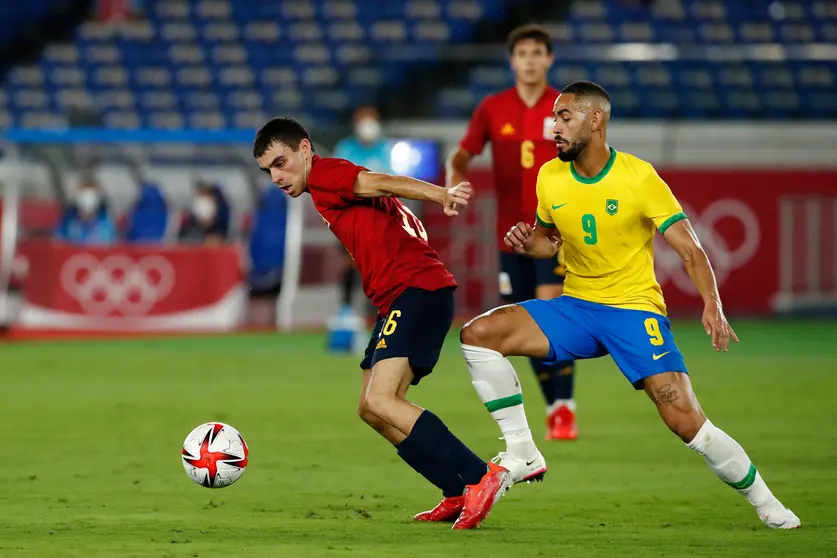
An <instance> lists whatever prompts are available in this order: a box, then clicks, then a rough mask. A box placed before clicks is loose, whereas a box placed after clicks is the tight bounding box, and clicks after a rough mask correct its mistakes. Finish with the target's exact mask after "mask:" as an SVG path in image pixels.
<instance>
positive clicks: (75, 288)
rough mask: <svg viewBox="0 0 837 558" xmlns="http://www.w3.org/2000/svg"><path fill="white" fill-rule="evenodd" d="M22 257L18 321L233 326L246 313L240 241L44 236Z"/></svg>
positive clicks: (107, 326) (100, 326)
mask: <svg viewBox="0 0 837 558" xmlns="http://www.w3.org/2000/svg"><path fill="white" fill-rule="evenodd" d="M17 260H18V265H17V266H18V267H24V268H25V269H27V272H26V277H25V280H24V281H23V285H24V291H23V294H24V302H23V308H22V309H21V312H20V314H19V318H18V320H17V324H16V325H17V326H19V327H22V328H26V329H70V330H96V331H110V330H118V331H155V330H160V331H162V330H226V329H232V328H234V327H236V326H237V325H238V323H239V322H240V321H241V319H242V317H243V313H244V307H245V302H246V288H245V285H244V280H243V272H242V261H241V256H240V254H239V251H238V250H237V249H236V248H234V247H192V246H190V247H143V246H118V247H92V246H71V245H67V244H61V243H55V242H49V241H41V242H29V243H24V244H23V245H21V246H20V247H19V249H18V256H17ZM21 262H23V265H21Z"/></svg>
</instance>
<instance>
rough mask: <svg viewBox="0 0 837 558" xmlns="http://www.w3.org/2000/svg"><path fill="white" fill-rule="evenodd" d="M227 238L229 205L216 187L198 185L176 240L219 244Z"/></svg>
mask: <svg viewBox="0 0 837 558" xmlns="http://www.w3.org/2000/svg"><path fill="white" fill-rule="evenodd" d="M228 236H229V205H228V204H227V201H226V199H225V198H224V195H223V194H222V193H221V190H220V189H219V188H218V187H217V186H211V185H208V184H200V185H198V191H197V194H196V195H195V197H194V199H193V200H192V205H191V207H190V209H189V216H188V218H187V219H186V222H185V223H184V224H183V226H182V227H181V229H180V234H179V235H178V238H179V239H180V241H181V242H185V243H189V244H220V243H222V242H224V241H226V240H227V237H228Z"/></svg>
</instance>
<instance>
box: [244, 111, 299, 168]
mask: <svg viewBox="0 0 837 558" xmlns="http://www.w3.org/2000/svg"><path fill="white" fill-rule="evenodd" d="M304 139H307V140H308V141H309V142H310V141H311V136H310V135H309V134H308V130H306V129H305V126H303V125H302V124H300V123H299V122H297V121H296V120H294V119H293V118H285V117H279V118H274V119H273V120H270V121H269V122H268V123H267V124H265V125H264V126H262V127H261V129H259V131H258V132H256V139H255V140H254V141H253V157H255V158H256V159H258V158H259V157H261V156H262V155H264V154H265V152H266V151H267V150H268V149H269V148H270V146H271V145H273V144H274V143H277V142H279V143H283V144H285V145H287V146H288V147H290V148H291V150H292V151H298V150H299V144H300V143H302V140H304ZM313 147H314V146H313V145H312V146H311V148H312V150H313Z"/></svg>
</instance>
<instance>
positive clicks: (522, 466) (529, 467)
mask: <svg viewBox="0 0 837 558" xmlns="http://www.w3.org/2000/svg"><path fill="white" fill-rule="evenodd" d="M491 462H492V463H496V464H497V465H499V466H500V467H504V468H506V469H508V471H509V473H511V478H512V482H514V483H515V484H517V483H520V482H539V481H542V480H543V477H544V475H546V459H544V458H543V455H542V454H541V452H540V451H539V452H538V455H537V456H535V458H534V459H526V458H525V457H521V456H519V455H516V454H513V453H508V452H506V451H501V452H500V453H498V454H497V456H496V457H495V458H494V459H492V460H491Z"/></svg>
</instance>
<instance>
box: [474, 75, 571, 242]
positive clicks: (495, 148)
mask: <svg viewBox="0 0 837 558" xmlns="http://www.w3.org/2000/svg"><path fill="white" fill-rule="evenodd" d="M558 94H559V91H558V90H556V89H553V88H552V87H547V88H546V91H544V94H543V96H542V97H541V98H540V99H539V100H538V102H537V103H536V104H535V106H533V107H532V108H529V107H528V106H526V104H525V103H524V102H523V101H522V100H521V99H520V96H519V95H518V94H517V89H515V88H514V87H512V88H511V89H506V90H505V91H501V92H499V93H496V94H494V95H491V96H489V97H486V98H485V99H484V100H483V102H482V103H480V104H479V106H478V107H477V108H476V110H475V111H474V114H473V116H472V117H471V123H470V124H469V125H468V132H467V133H466V134H465V137H464V138H462V141H461V142H460V143H459V145H460V147H462V149H465V150H466V151H468V152H470V153H473V154H474V155H479V154H480V153H482V150H483V149H484V148H485V144H486V143H488V142H489V141H490V142H491V156H492V159H493V162H492V165H493V167H494V169H493V170H494V183H495V187H496V188H497V239H498V242H499V244H500V249H501V250H505V251H508V248H506V246H505V244H504V243H503V237H504V236H505V235H506V233H507V232H508V230H509V229H510V228H512V227H513V226H514V225H516V224H517V223H518V222H519V221H525V222H527V223H532V222H534V219H535V217H534V215H535V211H537V208H538V196H537V193H536V191H535V190H536V185H537V181H538V171H539V170H540V168H541V166H542V165H543V164H544V163H546V162H547V161H550V160H552V159H554V158H555V157H556V156H557V154H556V151H555V139H554V134H553V133H552V126H553V122H552V107H553V105H554V104H555V99H556V97H558Z"/></svg>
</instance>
